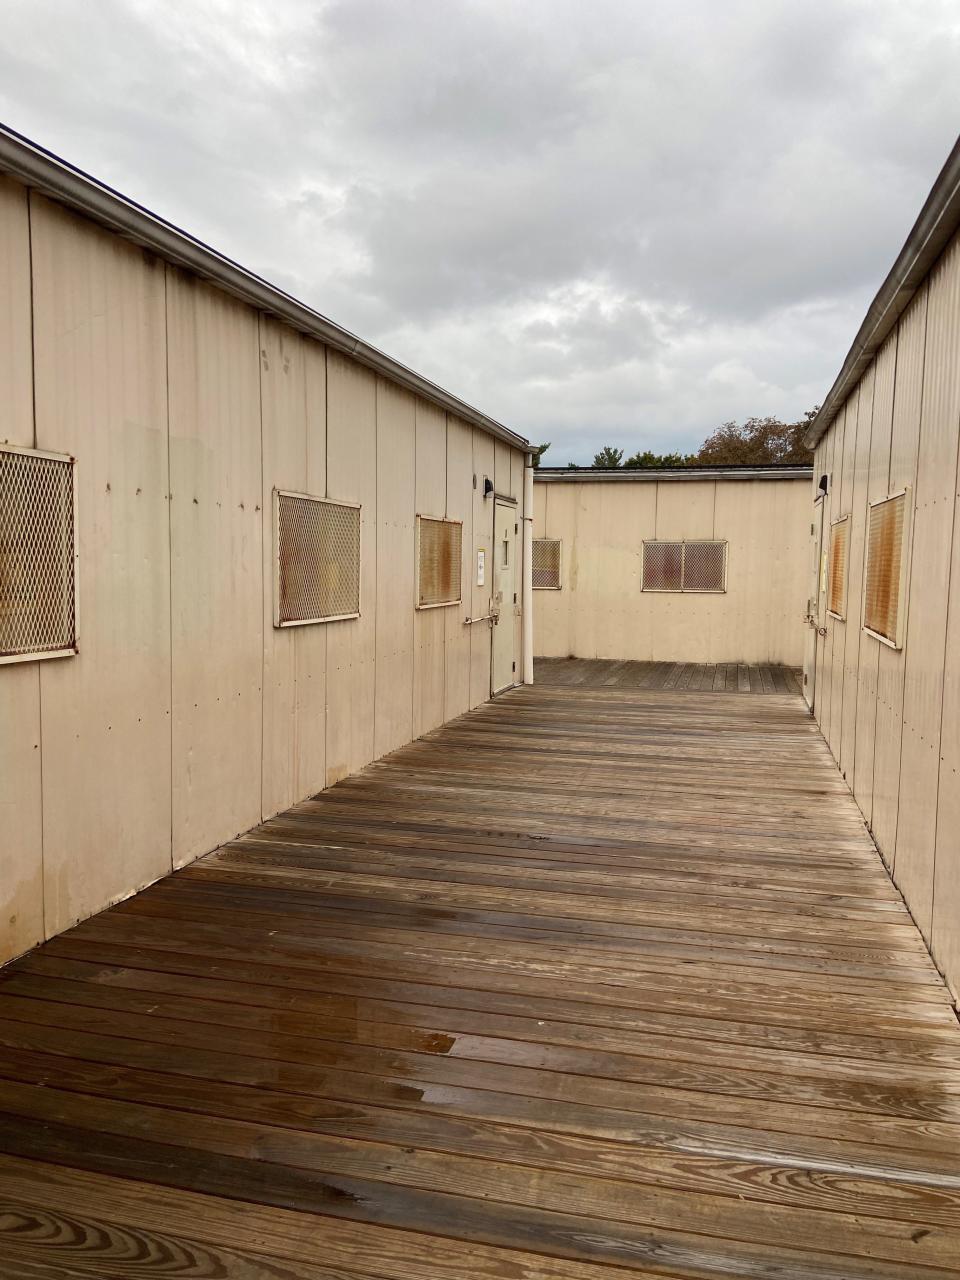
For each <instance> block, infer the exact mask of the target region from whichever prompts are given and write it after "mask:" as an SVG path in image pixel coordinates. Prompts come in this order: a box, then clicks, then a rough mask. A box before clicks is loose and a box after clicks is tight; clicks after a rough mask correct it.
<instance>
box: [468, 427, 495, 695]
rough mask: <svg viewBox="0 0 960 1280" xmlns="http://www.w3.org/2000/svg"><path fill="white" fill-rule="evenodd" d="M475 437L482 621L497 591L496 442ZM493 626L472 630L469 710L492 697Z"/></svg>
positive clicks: (478, 612) (476, 598) (475, 592)
mask: <svg viewBox="0 0 960 1280" xmlns="http://www.w3.org/2000/svg"><path fill="white" fill-rule="evenodd" d="M472 434H473V471H474V474H475V475H476V477H477V487H476V489H474V491H473V548H474V554H473V561H474V573H473V575H472V579H471V580H472V582H473V587H472V601H473V602H472V605H471V611H470V616H471V617H473V618H478V617H481V616H482V615H483V614H485V613H489V612H490V601H491V597H492V595H493V592H494V591H495V589H496V588H495V585H494V566H493V507H494V499H493V496H492V495H491V496H490V497H488V498H485V497H484V496H483V481H484V477H485V476H488V477H489V478H490V479H491V480H494V481H495V473H496V451H495V448H494V445H495V441H494V440H493V439H492V438H491V437H490V436H488V435H486V434H485V433H484V432H482V431H478V430H477V429H476V428H475V427H474V428H472ZM481 548H483V549H484V551H485V553H486V581H485V582H484V585H483V586H482V587H480V586H477V574H476V560H477V552H478V551H479V550H480V549H481ZM490 628H491V624H490V623H485V622H478V623H477V624H476V625H475V626H472V627H470V706H471V707H476V706H479V705H480V703H481V702H485V701H486V700H487V698H489V697H490V688H491V685H490V663H491V652H492V650H491V629H490Z"/></svg>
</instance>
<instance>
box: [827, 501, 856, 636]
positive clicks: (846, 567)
mask: <svg viewBox="0 0 960 1280" xmlns="http://www.w3.org/2000/svg"><path fill="white" fill-rule="evenodd" d="M841 524H845V525H846V526H847V553H846V556H845V557H844V561H843V613H837V612H836V610H835V609H831V608H830V599H831V596H832V595H833V592H832V590H831V587H832V578H833V531H834V529H835V528H836V527H837V526H838V525H841ZM851 528H852V520H851V513H850V512H849V511H848V512H847V513H846V515H843V516H837V518H836V520H831V521H830V541H829V542H828V543H827V601H826V603H827V616H828V617H830V618H833V619H834V621H835V622H846V620H847V602H848V599H849V591H850V530H851Z"/></svg>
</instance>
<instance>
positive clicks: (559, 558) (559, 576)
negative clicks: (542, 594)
mask: <svg viewBox="0 0 960 1280" xmlns="http://www.w3.org/2000/svg"><path fill="white" fill-rule="evenodd" d="M531 541H532V542H533V543H537V542H555V543H556V544H557V548H558V550H557V585H556V586H555V587H542V586H541V587H538V586H537V584H536V583H535V582H532V583H531V585H532V589H533V590H534V591H562V590H563V539H562V538H547V537H542V538H533V539H532V540H531ZM530 557H531V561H530V573H531V578H532V575H533V547H532V546H531V548H530Z"/></svg>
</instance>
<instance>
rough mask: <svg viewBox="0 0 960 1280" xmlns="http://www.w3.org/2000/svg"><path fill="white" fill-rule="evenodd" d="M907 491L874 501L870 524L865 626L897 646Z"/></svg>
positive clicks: (868, 524)
mask: <svg viewBox="0 0 960 1280" xmlns="http://www.w3.org/2000/svg"><path fill="white" fill-rule="evenodd" d="M906 513H907V494H906V491H904V492H903V493H898V494H894V495H893V497H890V498H883V499H881V501H879V502H874V503H871V505H870V515H869V519H868V523H867V571H866V581H865V584H864V592H863V625H864V627H865V628H866V629H867V630H868V631H870V632H872V633H873V635H875V636H877V637H878V638H879V639H881V640H886V641H887V642H888V643H889V644H891V645H893V646H894V647H895V648H900V646H901V644H902V639H901V632H902V613H903V595H904V590H903V589H904V580H905V577H906V573H905V570H906V556H905V554H904V533H905V529H906Z"/></svg>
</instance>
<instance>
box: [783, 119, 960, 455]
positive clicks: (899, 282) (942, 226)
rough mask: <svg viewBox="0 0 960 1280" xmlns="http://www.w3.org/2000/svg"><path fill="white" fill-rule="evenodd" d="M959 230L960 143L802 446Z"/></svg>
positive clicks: (821, 426) (822, 427) (837, 404)
mask: <svg viewBox="0 0 960 1280" xmlns="http://www.w3.org/2000/svg"><path fill="white" fill-rule="evenodd" d="M958 227H960V138H958V139H957V141H956V142H955V143H954V146H953V150H952V151H951V152H950V155H949V156H948V158H947V162H946V164H945V165H944V166H943V168H942V169H941V170H940V174H939V176H938V177H937V180H936V182H935V183H934V184H933V187H932V189H931V191H930V194H929V195H928V196H927V199H926V202H925V203H924V206H923V208H922V209H921V211H920V216H919V217H918V218H917V220H916V222H915V223H914V224H913V229H912V230H911V232H910V234H909V235H908V236H907V240H906V243H905V244H904V246H903V248H902V249H901V250H900V254H899V256H898V258H897V260H896V262H895V263H894V264H893V267H892V269H891V271H890V273H889V275H888V276H887V278H886V280H884V282H883V284H882V285H881V286H880V291H879V293H878V294H877V296H876V297H875V298H874V300H873V302H872V303H871V304H870V309H869V310H868V311H867V314H866V317H865V318H864V321H863V324H862V325H861V326H860V330H859V332H858V333H857V336H856V337H855V338H854V340H853V346H852V347H851V348H850V350H849V352H848V353H847V358H846V360H844V362H843V368H842V369H841V370H840V372H839V374H838V375H837V379H836V381H835V382H834V384H833V386H832V387H831V388H830V390H829V392H828V393H827V398H826V399H825V400H824V402H823V405H822V406H821V408H820V412H819V413H818V414H817V416H816V417H815V418H814V420H813V422H812V423H811V424H810V429H809V431H808V432H807V434H806V436H805V437H804V444H805V445H806V446H807V448H808V449H813V448H814V447H815V446H816V445H817V443H818V442H819V441H820V439H821V438H822V437H823V435H824V433H825V432H826V430H827V428H828V427H829V426H830V425H831V423H832V422H833V420H834V418H835V417H836V416H837V413H838V412H839V410H840V409H841V408H842V406H843V403H844V401H845V400H846V398H847V396H848V395H849V394H850V392H851V391H852V390H853V389H854V387H855V386H856V385H857V383H858V382H859V381H860V379H861V378H862V377H863V375H864V373H865V372H866V370H867V367H868V365H869V364H870V361H871V360H872V359H873V358H874V356H875V355H876V354H877V352H878V351H879V350H880V347H881V346H882V345H883V343H884V341H885V339H886V338H887V336H888V335H889V334H890V332H891V331H892V330H893V328H894V326H895V325H896V323H897V321H898V320H899V319H900V317H901V316H902V315H903V313H904V311H905V310H906V308H907V307H908V306H909V304H910V302H911V301H912V299H913V296H914V294H915V293H916V292H917V290H918V289H919V288H920V286H921V285H922V284H923V282H924V280H925V279H926V277H927V276H928V275H929V274H930V269H931V268H932V266H933V264H934V263H935V262H936V260H937V258H939V256H940V254H941V253H942V252H943V250H944V249H945V248H946V247H947V244H948V243H949V241H950V240H951V238H952V237H953V235H954V233H955V232H956V230H957V228H958Z"/></svg>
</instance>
